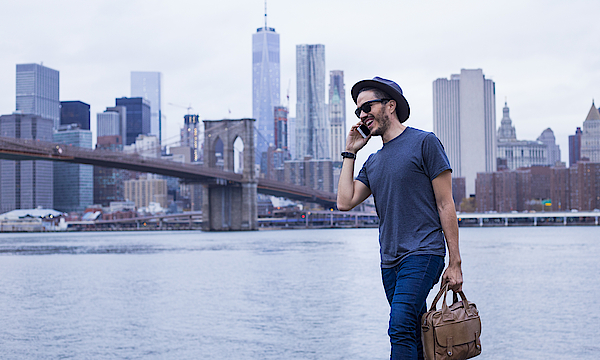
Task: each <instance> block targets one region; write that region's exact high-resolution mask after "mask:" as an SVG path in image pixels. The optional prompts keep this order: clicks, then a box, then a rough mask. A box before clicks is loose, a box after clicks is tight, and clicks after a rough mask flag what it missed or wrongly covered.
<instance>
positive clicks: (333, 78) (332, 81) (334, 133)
mask: <svg viewBox="0 0 600 360" xmlns="http://www.w3.org/2000/svg"><path fill="white" fill-rule="evenodd" d="M329 124H330V129H331V130H330V131H331V140H330V141H331V154H330V158H331V159H332V160H340V159H341V158H340V154H341V153H342V151H345V150H346V136H347V133H346V90H345V87H344V72H343V71H342V70H332V71H330V72H329ZM340 162H341V161H340Z"/></svg>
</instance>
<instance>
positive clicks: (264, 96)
mask: <svg viewBox="0 0 600 360" xmlns="http://www.w3.org/2000/svg"><path fill="white" fill-rule="evenodd" d="M265 16H266V15H265ZM279 85H280V74H279V34H278V33H276V32H275V29H274V28H270V27H267V22H266V18H265V26H264V27H262V28H259V29H257V30H256V33H255V34H253V35H252V117H253V118H254V119H256V129H257V133H256V134H255V142H254V143H255V146H256V149H257V154H258V155H259V156H256V159H257V162H259V161H260V158H261V156H260V154H262V153H263V152H266V151H267V149H268V148H269V146H272V145H273V144H274V141H275V140H274V129H273V124H274V119H273V114H274V108H275V106H277V105H280V102H279V101H280V89H279Z"/></svg>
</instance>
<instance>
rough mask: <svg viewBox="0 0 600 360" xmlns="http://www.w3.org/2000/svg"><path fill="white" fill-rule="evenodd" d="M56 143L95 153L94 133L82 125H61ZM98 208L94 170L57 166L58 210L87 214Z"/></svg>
mask: <svg viewBox="0 0 600 360" xmlns="http://www.w3.org/2000/svg"><path fill="white" fill-rule="evenodd" d="M53 140H54V142H55V143H61V144H66V145H68V146H75V147H81V148H86V149H92V132H91V131H90V130H84V129H81V128H80V127H79V124H78V123H73V124H69V125H61V126H59V127H58V129H57V130H55V131H54V135H53ZM92 204H94V167H93V166H92V165H83V164H69V163H64V162H55V163H54V208H55V209H56V210H59V211H63V212H72V211H76V212H83V211H84V210H85V209H86V207H88V206H89V205H92Z"/></svg>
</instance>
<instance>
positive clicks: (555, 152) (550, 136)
mask: <svg viewBox="0 0 600 360" xmlns="http://www.w3.org/2000/svg"><path fill="white" fill-rule="evenodd" d="M537 141H541V142H542V143H544V144H546V147H547V148H548V151H547V152H546V154H547V162H546V164H547V165H551V166H554V165H556V163H557V162H560V146H558V145H557V144H556V138H555V137H554V131H552V129H550V128H547V129H546V130H544V131H542V134H541V135H540V136H539V137H538V138H537Z"/></svg>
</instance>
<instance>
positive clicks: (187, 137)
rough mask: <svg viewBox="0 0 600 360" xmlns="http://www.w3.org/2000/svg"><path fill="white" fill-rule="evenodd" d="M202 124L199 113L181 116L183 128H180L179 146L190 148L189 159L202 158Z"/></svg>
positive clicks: (198, 159)
mask: <svg viewBox="0 0 600 360" xmlns="http://www.w3.org/2000/svg"><path fill="white" fill-rule="evenodd" d="M203 125H204V124H202V122H201V121H200V116H199V115H190V114H188V115H185V116H184V117H183V128H182V129H181V139H180V145H181V146H188V147H189V148H190V150H191V159H190V160H191V161H192V162H197V161H202V160H203V154H204V150H203V149H204V126H203Z"/></svg>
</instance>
